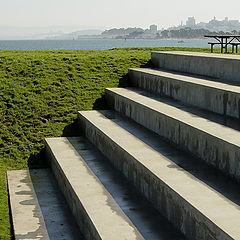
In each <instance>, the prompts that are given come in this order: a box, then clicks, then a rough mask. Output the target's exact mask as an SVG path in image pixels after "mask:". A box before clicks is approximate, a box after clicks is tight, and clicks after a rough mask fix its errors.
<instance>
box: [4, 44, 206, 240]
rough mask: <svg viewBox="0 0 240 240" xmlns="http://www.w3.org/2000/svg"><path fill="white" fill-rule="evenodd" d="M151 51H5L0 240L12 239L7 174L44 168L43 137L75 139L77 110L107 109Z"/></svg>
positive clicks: (140, 49) (145, 61)
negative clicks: (110, 92) (110, 96)
mask: <svg viewBox="0 0 240 240" xmlns="http://www.w3.org/2000/svg"><path fill="white" fill-rule="evenodd" d="M152 50H160V51H161V50H164V51H166V50H184V51H185V50H187V51H201V52H209V49H190V48H181V49H180V48H128V49H112V50H103V51H0V239H4V240H9V239H10V238H11V233H10V224H9V208H8V195H7V186H6V170H11V169H27V168H29V167H30V168H37V167H44V166H46V163H45V161H44V157H43V155H42V151H41V150H42V149H43V147H44V146H43V139H44V138H45V137H51V136H52V137H57V136H67V135H72V132H74V133H76V131H74V130H75V129H76V125H75V122H74V121H75V120H76V116H77V111H79V110H90V109H93V108H95V109H99V108H105V104H104V101H102V100H101V97H102V95H103V93H104V88H106V87H117V86H119V85H120V86H125V85H126V84H127V83H126V74H127V71H128V68H130V67H140V66H144V65H146V64H147V63H148V61H149V60H150V52H151V51H152Z"/></svg>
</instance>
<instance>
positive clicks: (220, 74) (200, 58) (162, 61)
mask: <svg viewBox="0 0 240 240" xmlns="http://www.w3.org/2000/svg"><path fill="white" fill-rule="evenodd" d="M151 60H152V63H153V64H154V66H155V67H157V68H163V69H169V70H172V71H179V72H186V73H191V74H197V75H203V76H208V77H213V78H216V79H218V80H219V81H229V82H234V83H236V84H240V77H239V69H240V56H239V55H226V54H212V53H197V52H152V53H151Z"/></svg>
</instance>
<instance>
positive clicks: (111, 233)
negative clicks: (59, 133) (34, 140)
mask: <svg viewBox="0 0 240 240" xmlns="http://www.w3.org/2000/svg"><path fill="white" fill-rule="evenodd" d="M45 142H46V152H47V155H48V159H49V160H50V165H51V168H52V171H53V173H54V175H55V177H56V179H57V181H58V183H59V187H60V188H61V190H62V192H63V194H64V196H65V197H66V199H67V202H68V204H69V206H70V208H71V210H72V213H73V215H74V216H75V219H76V220H77V223H78V225H79V227H80V229H81V232H82V233H83V235H84V237H85V238H86V239H91V240H92V239H98V240H100V239H119V240H121V239H129V240H130V239H143V237H142V236H141V234H140V233H139V232H138V231H137V229H136V228H135V227H134V226H133V224H132V223H131V221H130V220H129V219H128V218H127V216H126V215H125V214H124V213H123V211H122V210H121V209H120V207H119V206H118V204H117V203H116V202H115V201H114V199H113V198H112V196H111V195H110V194H109V193H108V192H107V190H106V189H105V188H104V186H103V185H102V184H101V182H100V181H99V180H98V179H97V178H96V176H95V175H94V174H93V173H92V171H91V170H90V169H89V168H88V166H87V165H86V164H85V162H84V161H83V159H82V157H81V156H80V155H79V154H78V153H77V151H76V150H75V148H74V147H73V146H72V144H71V143H70V142H69V141H68V139H67V138H47V139H45Z"/></svg>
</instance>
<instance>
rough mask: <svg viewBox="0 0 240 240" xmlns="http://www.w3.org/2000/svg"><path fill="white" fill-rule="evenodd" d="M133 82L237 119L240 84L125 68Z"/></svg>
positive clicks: (239, 112) (159, 93)
mask: <svg viewBox="0 0 240 240" xmlns="http://www.w3.org/2000/svg"><path fill="white" fill-rule="evenodd" d="M129 76H130V82H131V84H132V85H133V86H135V87H139V88H142V89H145V90H147V91H150V92H152V93H155V94H157V95H159V96H167V97H170V98H173V99H175V100H178V101H181V102H183V103H185V104H188V105H193V106H197V107H199V108H202V109H206V110H209V111H212V112H215V113H219V114H222V115H225V116H230V117H235V118H238V119H240V86H234V85H230V84H226V83H220V82H216V81H213V80H212V79H209V78H204V77H202V78H200V77H199V76H196V75H195V76H194V75H186V74H181V73H178V72H169V71H160V70H154V69H148V68H139V69H129Z"/></svg>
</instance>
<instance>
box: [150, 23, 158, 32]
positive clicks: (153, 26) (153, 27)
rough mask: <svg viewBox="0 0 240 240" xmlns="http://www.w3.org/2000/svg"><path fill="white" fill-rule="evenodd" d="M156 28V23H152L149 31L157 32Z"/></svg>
mask: <svg viewBox="0 0 240 240" xmlns="http://www.w3.org/2000/svg"><path fill="white" fill-rule="evenodd" d="M157 30H158V27H157V25H154V24H153V25H151V26H150V31H151V32H157Z"/></svg>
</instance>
